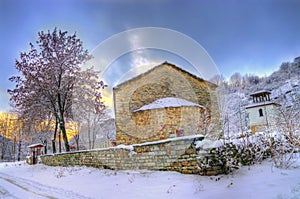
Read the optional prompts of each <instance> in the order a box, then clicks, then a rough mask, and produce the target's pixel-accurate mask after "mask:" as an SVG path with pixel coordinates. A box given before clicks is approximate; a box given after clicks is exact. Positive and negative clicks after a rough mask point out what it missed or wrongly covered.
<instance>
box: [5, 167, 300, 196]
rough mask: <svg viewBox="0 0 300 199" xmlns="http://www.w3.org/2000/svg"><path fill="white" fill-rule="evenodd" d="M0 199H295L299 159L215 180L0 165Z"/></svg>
mask: <svg viewBox="0 0 300 199" xmlns="http://www.w3.org/2000/svg"><path fill="white" fill-rule="evenodd" d="M0 198H97V199H98V198H104V199H106V198H109V199H112V198H131V199H134V198H138V199H140V198H143V199H150V198H153V199H168V198H170V199H171V198H172V199H183V198H184V199H185V198H189V199H193V198H195V199H199V198H209V199H214V198H216V199H218V198H231V199H232V198H239V199H240V198H255V199H258V198H262V199H266V198H277V199H283V198H287V199H291V198H295V199H296V198H300V161H298V162H297V163H296V164H295V165H294V167H293V168H291V169H289V170H280V169H277V168H274V167H272V163H271V162H270V161H265V162H263V163H262V164H260V165H255V166H251V167H243V168H241V169H239V170H237V171H235V172H234V173H232V174H230V175H220V176H214V177H206V176H197V175H184V174H180V173H176V172H157V171H112V170H105V169H96V168H88V167H48V166H45V165H41V164H40V165H35V166H30V165H27V164H25V163H24V162H17V163H0Z"/></svg>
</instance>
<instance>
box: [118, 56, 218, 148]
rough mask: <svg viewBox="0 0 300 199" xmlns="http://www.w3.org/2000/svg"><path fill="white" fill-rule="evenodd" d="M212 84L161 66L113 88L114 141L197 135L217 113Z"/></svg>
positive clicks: (187, 73) (119, 142) (182, 71)
mask: <svg viewBox="0 0 300 199" xmlns="http://www.w3.org/2000/svg"><path fill="white" fill-rule="evenodd" d="M215 89H216V85H215V84H213V83H210V82H208V81H205V80H203V79H201V78H199V77H197V76H195V75H193V74H191V73H189V72H187V71H185V70H183V69H181V68H179V67H177V66H175V65H173V64H170V63H167V62H165V63H162V64H161V65H158V66H156V67H154V68H152V69H150V70H149V71H147V72H145V73H143V74H140V75H138V76H137V77H134V78H132V79H130V80H128V81H126V82H124V83H121V84H119V85H118V86H116V87H115V88H114V89H113V95H114V107H115V122H116V142H117V144H126V145H129V144H136V143H144V142H152V141H157V140H162V139H167V138H174V137H180V136H188V135H195V134H201V133H203V132H202V129H203V121H202V120H201V116H203V113H204V112H206V113H207V112H208V113H209V114H212V113H213V112H217V110H216V109H217V107H218V106H217V99H216V94H215Z"/></svg>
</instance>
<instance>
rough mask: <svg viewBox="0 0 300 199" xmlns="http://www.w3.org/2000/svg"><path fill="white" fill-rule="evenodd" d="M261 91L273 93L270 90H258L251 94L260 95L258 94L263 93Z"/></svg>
mask: <svg viewBox="0 0 300 199" xmlns="http://www.w3.org/2000/svg"><path fill="white" fill-rule="evenodd" d="M261 93H269V94H271V92H270V91H268V90H259V91H256V92H254V93H251V94H250V96H253V95H258V94H261Z"/></svg>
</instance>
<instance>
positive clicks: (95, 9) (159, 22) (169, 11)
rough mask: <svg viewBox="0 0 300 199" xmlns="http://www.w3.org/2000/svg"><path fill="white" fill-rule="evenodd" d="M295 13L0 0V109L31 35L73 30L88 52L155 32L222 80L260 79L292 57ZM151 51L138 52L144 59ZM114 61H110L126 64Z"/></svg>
mask: <svg viewBox="0 0 300 199" xmlns="http://www.w3.org/2000/svg"><path fill="white" fill-rule="evenodd" d="M299 10H300V1H299V0H189V1H184V0H153V1H148V0H122V1H121V0H27V1H24V0H19V1H18V0H0V29H1V31H0V69H1V72H0V110H4V111H7V110H8V109H9V108H8V95H7V94H6V90H7V89H8V88H12V87H13V85H12V84H11V83H9V81H8V80H7V79H8V78H9V77H10V76H12V75H14V74H16V71H15V70H14V61H15V59H16V58H18V56H19V53H20V52H23V51H27V50H28V48H29V42H33V43H34V42H35V41H36V40H37V32H38V31H41V30H44V31H47V30H53V28H54V27H58V28H59V29H62V30H67V31H68V32H69V33H74V32H77V35H78V37H79V38H80V39H81V40H82V41H83V43H84V46H85V48H87V49H88V50H89V51H92V50H93V49H94V48H95V47H96V46H97V45H98V44H99V43H101V42H103V41H104V40H105V39H107V38H109V37H110V36H112V35H114V34H117V33H119V32H122V31H125V30H129V29H132V28H141V27H163V28H168V29H172V30H176V31H179V32H181V33H183V34H186V35H187V36H189V37H191V38H192V39H194V40H195V41H197V42H198V43H199V44H201V45H202V46H203V47H204V48H205V50H206V51H207V52H208V53H209V55H210V56H211V58H212V59H213V60H214V62H215V63H216V65H217V67H218V69H219V71H220V73H221V74H222V75H223V76H225V77H227V78H228V77H230V75H232V74H233V73H234V72H240V73H241V74H245V73H251V74H259V75H267V74H270V73H271V72H272V71H274V70H276V69H278V67H279V66H280V64H281V62H284V61H292V60H293V58H295V57H297V56H300V40H299V35H300V25H299V24H300V12H299ZM157 54H159V53H157V52H156V53H152V56H151V52H150V51H149V52H147V51H144V52H142V53H139V55H140V56H145V57H147V60H151V59H156V57H155V56H158V55H157ZM124 56H125V57H126V56H128V55H124ZM161 56H165V57H166V60H167V58H168V56H167V55H166V53H162V55H161ZM132 57H134V56H128V59H130V58H132ZM171 57H172V56H171ZM120 60H123V61H124V60H125V58H124V57H122V58H120ZM120 60H117V61H116V63H114V64H118V66H121V65H124V64H125V65H126V61H124V62H123V63H122V64H120ZM174 60H175V62H176V59H174ZM177 60H178V59H177ZM171 62H172V60H171ZM179 62H180V61H179ZM180 63H183V64H184V62H180ZM175 64H176V63H175Z"/></svg>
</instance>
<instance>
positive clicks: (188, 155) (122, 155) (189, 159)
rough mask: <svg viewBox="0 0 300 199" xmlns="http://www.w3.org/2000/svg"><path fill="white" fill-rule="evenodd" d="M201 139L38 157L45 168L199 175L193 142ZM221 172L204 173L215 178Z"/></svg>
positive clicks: (186, 138)
mask: <svg viewBox="0 0 300 199" xmlns="http://www.w3.org/2000/svg"><path fill="white" fill-rule="evenodd" d="M202 139H203V137H202V136H188V137H181V138H174V139H168V140H161V141H158V142H152V143H151V142H150V143H145V144H136V145H132V146H124V145H123V146H122V145H121V146H118V147H114V148H107V149H98V150H91V151H78V152H69V153H63V154H55V155H44V156H42V157H41V159H42V162H43V164H46V165H49V166H75V165H78V166H91V167H103V168H107V169H116V170H136V169H147V170H160V171H177V172H181V173H184V174H207V173H203V171H202V170H201V168H199V166H198V162H197V161H198V159H199V158H198V152H197V149H196V148H195V142H197V141H200V140H202ZM220 173H223V171H222V170H216V171H215V172H210V173H208V174H209V175H217V174H220Z"/></svg>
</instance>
